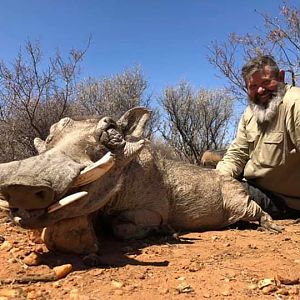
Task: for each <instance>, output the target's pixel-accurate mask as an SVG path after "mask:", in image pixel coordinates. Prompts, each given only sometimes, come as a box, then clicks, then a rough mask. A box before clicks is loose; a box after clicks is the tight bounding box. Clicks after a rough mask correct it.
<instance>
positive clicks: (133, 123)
mask: <svg viewBox="0 0 300 300" xmlns="http://www.w3.org/2000/svg"><path fill="white" fill-rule="evenodd" d="M150 114H151V111H150V110H149V109H147V108H145V107H135V108H132V109H130V110H128V111H127V112H126V113H125V114H124V115H123V116H122V117H121V118H120V119H119V121H118V122H117V123H118V125H119V126H120V127H121V128H122V131H123V134H124V135H125V137H132V138H140V137H141V136H142V135H143V133H144V130H145V126H146V124H147V121H148V120H149V118H150Z"/></svg>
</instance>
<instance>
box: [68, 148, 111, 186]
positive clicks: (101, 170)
mask: <svg viewBox="0 0 300 300" xmlns="http://www.w3.org/2000/svg"><path fill="white" fill-rule="evenodd" d="M114 163H115V161H114V157H113V155H112V153H111V152H108V153H106V154H105V155H104V156H103V157H102V158H101V159H99V160H98V161H96V162H95V163H93V164H92V165H90V166H87V167H86V168H85V169H84V170H82V171H81V172H80V175H79V176H78V177H77V178H76V179H75V181H74V182H73V184H72V187H79V186H82V185H86V184H89V183H91V182H93V181H95V180H97V179H98V178H100V177H101V176H103V175H104V174H105V173H106V172H108V171H109V170H110V168H111V167H112V166H113V165H114Z"/></svg>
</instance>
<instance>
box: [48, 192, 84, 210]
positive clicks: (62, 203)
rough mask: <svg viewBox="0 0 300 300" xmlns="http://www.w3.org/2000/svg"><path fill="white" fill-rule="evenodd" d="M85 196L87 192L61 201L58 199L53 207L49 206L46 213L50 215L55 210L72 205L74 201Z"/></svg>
mask: <svg viewBox="0 0 300 300" xmlns="http://www.w3.org/2000/svg"><path fill="white" fill-rule="evenodd" d="M87 194H88V192H85V191H82V192H78V193H75V194H72V195H69V196H67V197H65V198H63V199H60V200H59V201H58V202H56V203H54V204H53V205H51V206H49V207H48V209H47V211H48V213H52V212H54V211H56V210H59V209H61V208H63V207H65V206H67V205H69V204H71V203H73V202H74V201H77V200H79V199H81V198H82V197H84V196H86V195H87Z"/></svg>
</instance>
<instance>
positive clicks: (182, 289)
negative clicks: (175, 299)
mask: <svg viewBox="0 0 300 300" xmlns="http://www.w3.org/2000/svg"><path fill="white" fill-rule="evenodd" d="M176 290H177V291H178V292H179V293H180V294H181V293H192V292H194V291H195V290H194V289H193V287H192V286H190V285H189V284H187V283H185V282H182V283H180V284H179V285H178V286H177V288H176Z"/></svg>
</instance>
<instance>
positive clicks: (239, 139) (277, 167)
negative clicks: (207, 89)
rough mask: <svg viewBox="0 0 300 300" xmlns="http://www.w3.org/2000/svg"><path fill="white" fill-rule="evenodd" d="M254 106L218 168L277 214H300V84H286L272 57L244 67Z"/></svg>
mask: <svg viewBox="0 0 300 300" xmlns="http://www.w3.org/2000/svg"><path fill="white" fill-rule="evenodd" d="M242 76H243V79H244V81H245V85H246V88H247V91H248V98H249V105H248V107H247V108H246V110H245V112H244V113H243V115H242V117H241V120H240V123H239V126H238V130H237V135H236V138H235V140H234V141H233V142H232V144H231V145H230V147H229V148H228V150H227V153H226V154H225V156H224V157H223V159H222V160H221V161H220V162H219V163H218V165H217V170H218V172H219V173H221V174H222V175H225V176H232V177H234V178H239V179H241V180H242V182H243V185H244V186H245V187H246V189H247V190H248V192H249V195H250V197H251V198H252V199H253V200H254V201H256V202H257V203H258V204H259V205H260V206H261V207H262V208H263V209H264V210H265V211H267V212H268V213H269V214H271V215H272V216H273V217H275V218H276V217H277V218H278V217H299V216H300V155H299V153H300V88H298V87H293V86H289V85H286V84H285V83H284V71H283V70H280V69H279V68H278V65H277V63H276V62H275V61H274V59H273V57H271V56H268V55H265V56H258V57H255V58H253V59H251V60H250V61H249V62H248V63H246V64H245V65H244V67H243V68H242Z"/></svg>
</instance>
